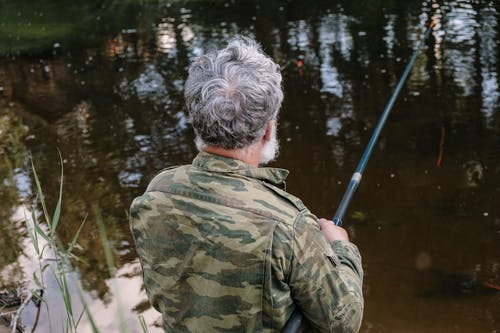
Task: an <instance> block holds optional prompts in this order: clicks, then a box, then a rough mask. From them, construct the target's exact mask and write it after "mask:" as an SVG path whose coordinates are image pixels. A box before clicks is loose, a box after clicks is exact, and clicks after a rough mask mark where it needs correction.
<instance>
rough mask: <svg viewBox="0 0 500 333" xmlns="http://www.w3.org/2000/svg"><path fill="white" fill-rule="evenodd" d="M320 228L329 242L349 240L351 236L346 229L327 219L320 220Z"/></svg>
mask: <svg viewBox="0 0 500 333" xmlns="http://www.w3.org/2000/svg"><path fill="white" fill-rule="evenodd" d="M318 222H319V228H320V229H321V232H322V233H323V235H325V237H326V239H328V241H330V242H333V241H336V240H346V241H348V240H349V236H348V235H347V231H345V229H344V228H342V227H338V226H336V225H335V223H333V222H332V221H331V220H327V219H323V218H321V219H319V220H318Z"/></svg>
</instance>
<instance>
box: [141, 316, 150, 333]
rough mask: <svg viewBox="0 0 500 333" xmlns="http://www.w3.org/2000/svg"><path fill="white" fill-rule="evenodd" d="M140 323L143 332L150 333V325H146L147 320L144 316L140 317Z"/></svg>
mask: <svg viewBox="0 0 500 333" xmlns="http://www.w3.org/2000/svg"><path fill="white" fill-rule="evenodd" d="M139 323H140V324H141V328H142V331H143V332H144V333H149V330H148V325H147V324H146V320H145V319H144V316H143V315H139Z"/></svg>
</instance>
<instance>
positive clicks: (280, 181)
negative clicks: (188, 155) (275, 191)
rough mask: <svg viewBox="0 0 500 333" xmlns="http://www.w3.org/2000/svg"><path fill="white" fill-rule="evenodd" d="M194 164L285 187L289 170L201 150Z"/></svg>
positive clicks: (206, 168) (202, 167)
mask: <svg viewBox="0 0 500 333" xmlns="http://www.w3.org/2000/svg"><path fill="white" fill-rule="evenodd" d="M193 166H194V167H196V168H198V169H202V170H207V171H210V172H219V173H232V174H239V175H244V176H247V177H250V178H255V179H259V180H262V181H265V182H267V183H270V184H272V185H274V186H277V187H279V188H282V189H284V188H285V179H286V177H287V176H288V173H289V172H288V170H285V169H278V168H256V167H254V166H251V165H249V164H247V163H245V162H243V161H239V160H235V159H232V158H228V157H224V156H220V155H214V154H209V153H207V152H200V153H199V154H198V155H197V156H196V157H195V159H194V160H193Z"/></svg>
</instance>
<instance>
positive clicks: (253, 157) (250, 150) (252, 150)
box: [202, 144, 262, 167]
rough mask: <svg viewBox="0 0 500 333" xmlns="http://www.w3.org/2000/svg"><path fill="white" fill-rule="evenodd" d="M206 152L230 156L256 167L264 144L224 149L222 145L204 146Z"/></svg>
mask: <svg viewBox="0 0 500 333" xmlns="http://www.w3.org/2000/svg"><path fill="white" fill-rule="evenodd" d="M202 150H203V151H204V152H207V153H210V154H214V155H220V156H224V157H229V158H232V159H235V160H239V161H242V162H245V163H247V164H250V165H252V166H254V167H257V166H259V161H260V153H261V150H262V146H261V145H259V144H256V145H253V146H251V147H247V148H243V149H224V148H221V147H215V146H205V147H203V148H202Z"/></svg>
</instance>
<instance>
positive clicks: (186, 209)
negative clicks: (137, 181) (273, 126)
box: [130, 152, 363, 333]
mask: <svg viewBox="0 0 500 333" xmlns="http://www.w3.org/2000/svg"><path fill="white" fill-rule="evenodd" d="M287 175H288V171H286V170H283V169H275V168H254V167H252V166H250V165H248V164H245V163H243V162H241V161H237V160H233V159H229V158H225V157H221V156H216V155H211V154H208V153H203V152H202V153H200V154H199V155H198V156H197V157H196V158H195V159H194V161H193V163H192V164H191V165H186V166H181V167H176V168H171V169H167V170H164V171H162V172H161V173H160V174H159V175H157V176H156V177H155V178H154V179H153V180H152V181H151V183H150V184H149V186H148V188H147V190H146V192H145V193H144V194H143V195H142V196H140V197H138V198H136V199H135V200H134V201H133V203H132V205H131V209H130V224H131V230H132V233H133V236H134V238H135V242H136V247H137V253H138V256H139V259H140V262H141V265H142V269H143V275H144V284H145V287H146V291H147V294H148V297H149V300H150V301H151V304H152V305H153V306H154V307H155V308H156V309H157V310H158V311H159V312H161V314H162V317H163V327H164V330H165V331H166V332H176V333H177V332H279V331H281V330H282V328H283V327H284V325H285V323H286V321H287V320H288V318H289V317H290V315H291V314H292V312H293V311H294V309H295V307H296V306H298V307H299V309H300V311H301V312H302V313H303V314H304V316H305V318H307V322H308V323H309V324H310V325H311V327H310V329H309V330H308V331H318V332H357V331H358V330H359V327H360V325H361V319H362V314H363V295H362V279H363V271H362V267H361V257H360V254H359V252H358V250H357V248H356V246H355V245H354V244H352V243H350V242H347V241H335V242H333V243H331V244H330V243H329V242H328V241H327V240H326V239H325V238H324V236H323V235H322V233H321V231H320V229H319V225H318V223H317V218H316V217H315V216H314V215H312V214H311V213H310V212H309V210H308V209H307V208H306V207H305V206H304V205H303V203H302V202H301V201H300V200H299V199H298V198H296V197H294V196H292V195H290V194H289V193H287V192H285V190H284V186H285V182H284V181H285V178H286V176H287Z"/></svg>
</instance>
